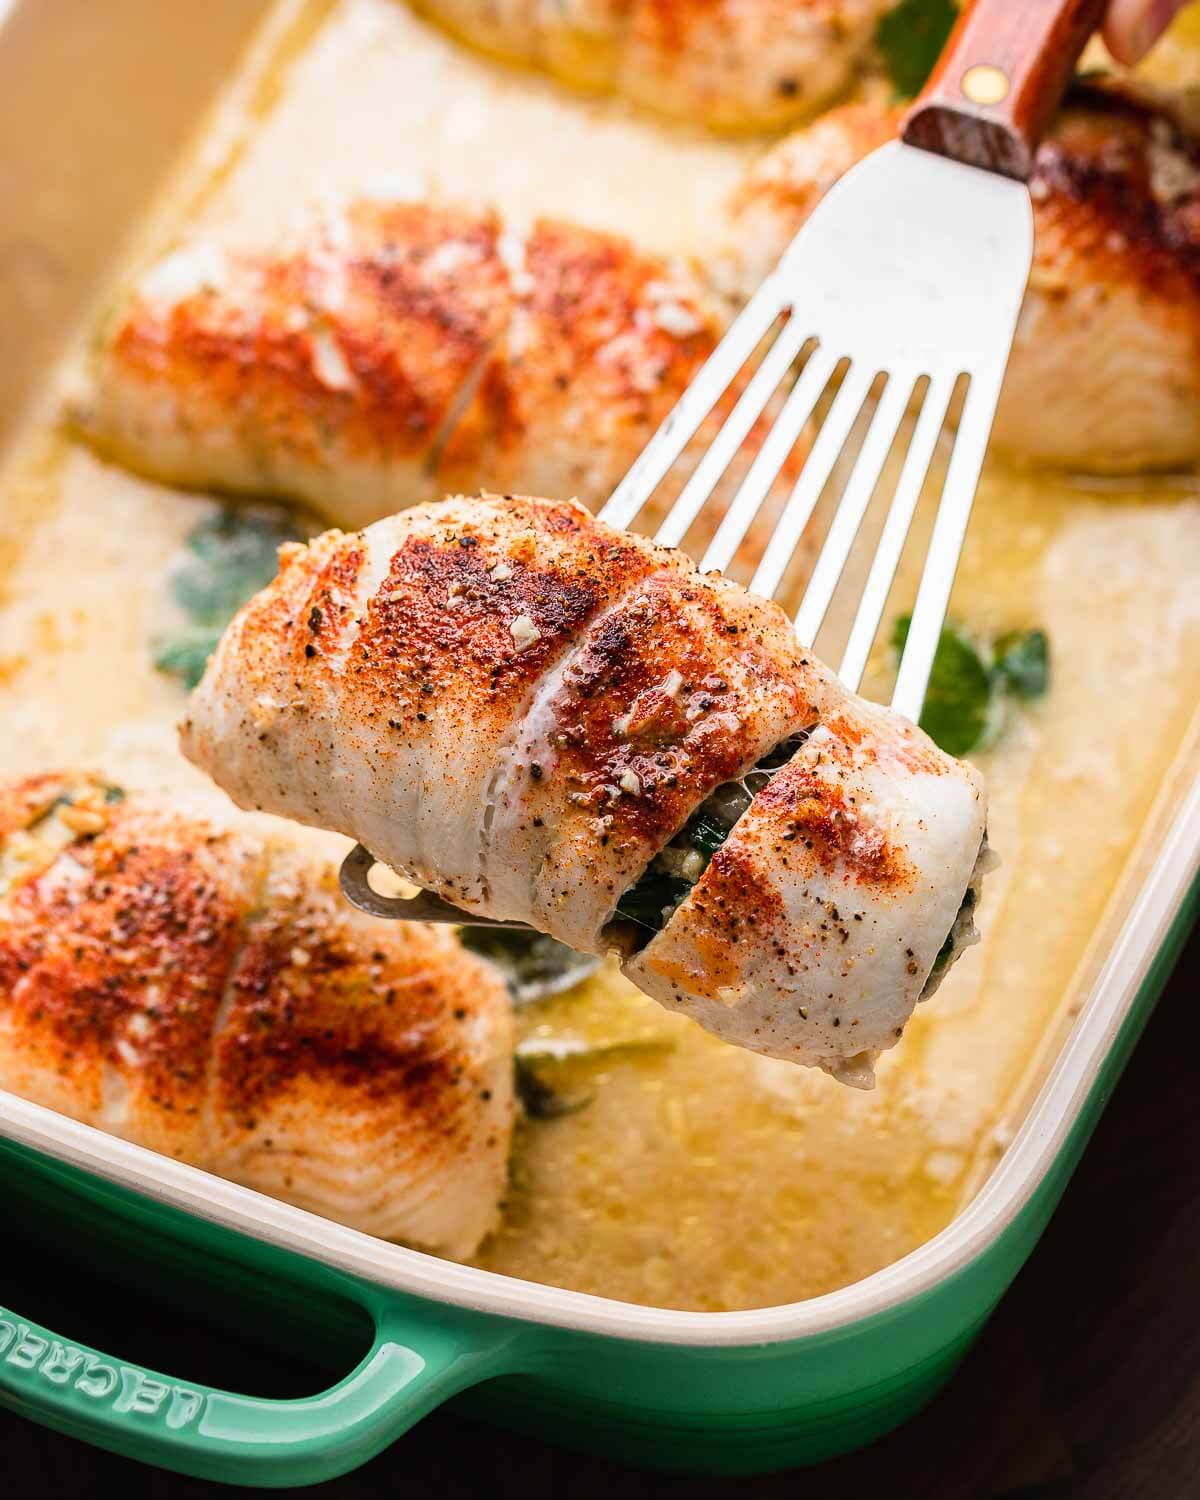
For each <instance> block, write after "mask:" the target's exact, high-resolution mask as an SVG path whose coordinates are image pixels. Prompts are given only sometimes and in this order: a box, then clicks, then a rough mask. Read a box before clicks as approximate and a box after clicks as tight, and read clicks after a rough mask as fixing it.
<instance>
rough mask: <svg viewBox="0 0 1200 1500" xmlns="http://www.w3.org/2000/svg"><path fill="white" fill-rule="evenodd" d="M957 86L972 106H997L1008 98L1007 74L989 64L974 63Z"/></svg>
mask: <svg viewBox="0 0 1200 1500" xmlns="http://www.w3.org/2000/svg"><path fill="white" fill-rule="evenodd" d="M959 86H960V88H961V89H962V91H963V93H964V95H965V96H966V97H967V98H968V99H969V100H970V101H971V103H972V104H999V103H1000V101H1001V100H1002V99H1004V98H1007V96H1008V74H1007V73H1005V71H1004V70H1003V68H997V67H993V65H992V64H991V63H976V64H975V66H974V67H973V68H968V69H967V71H966V72H965V73H964V74H963V76H962V83H961V84H960V85H959Z"/></svg>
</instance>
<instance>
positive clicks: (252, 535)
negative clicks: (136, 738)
mask: <svg viewBox="0 0 1200 1500" xmlns="http://www.w3.org/2000/svg"><path fill="white" fill-rule="evenodd" d="M304 536H305V531H304V530H303V528H302V527H301V526H300V525H299V523H298V522H297V520H296V518H295V516H293V514H292V513H291V512H290V511H287V510H284V509H283V508H282V507H278V508H276V507H270V508H265V507H258V508H255V509H253V510H249V509H245V508H241V507H237V506H232V505H227V506H222V507H221V509H220V510H218V511H216V512H215V513H214V514H213V515H211V516H208V517H206V518H205V520H203V521H201V522H200V524H199V525H198V526H196V527H194V528H193V529H192V531H191V532H189V534H188V536H187V539H186V541H185V542H184V546H183V552H182V554H181V556H180V557H179V559H178V560H177V561H176V563H175V565H174V566H173V567H172V569H171V571H170V574H169V576H168V581H167V586H168V590H169V592H170V596H171V600H172V602H173V603H174V605H175V607H176V609H177V611H178V613H179V615H180V616H181V623H180V625H179V626H178V627H177V628H176V629H174V630H172V631H170V632H169V633H168V634H167V635H165V636H164V637H162V638H160V639H159V640H158V641H157V642H156V644H155V654H154V665H155V666H156V667H157V668H158V670H159V671H160V672H165V673H167V674H168V675H169V676H172V677H178V678H179V680H180V681H181V682H182V683H183V685H184V687H186V688H188V689H189V691H190V690H191V689H192V688H194V687H195V686H196V684H197V683H198V682H199V681H200V678H201V677H202V676H203V675H204V668H205V665H206V663H207V661H208V658H209V657H210V656H211V655H212V653H213V651H214V650H215V648H216V644H217V642H218V641H219V640H220V638H221V632H222V631H223V630H224V629H225V626H226V625H228V623H229V621H230V620H231V619H232V618H233V616H234V615H235V614H236V613H237V612H238V610H239V609H240V608H241V607H242V605H243V604H245V602H246V600H247V599H249V598H251V596H252V595H254V594H256V593H257V592H258V590H259V589H261V588H263V587H265V586H266V585H267V584H268V583H270V581H271V579H272V578H274V576H275V572H276V569H277V567H278V557H277V553H278V550H279V546H280V543H281V542H287V541H300V540H302V539H303V537H304Z"/></svg>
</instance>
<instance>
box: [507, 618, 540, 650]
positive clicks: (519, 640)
mask: <svg viewBox="0 0 1200 1500" xmlns="http://www.w3.org/2000/svg"><path fill="white" fill-rule="evenodd" d="M508 628H509V631H510V632H511V634H512V638H513V640H514V641H515V642H516V645H517V650H518V651H528V650H529V648H530V646H532V645H535V644H536V643H537V642H538V641H540V640H541V638H542V632H541V631H540V630H539V629H538V628H537V626H536V625H535V624H534V623H533V621H532V620H531V619H530V618H529V616H528V615H518V616H517V618H516V619H515V620H514V621H513V622H512V624H511V625H510V626H509V627H508Z"/></svg>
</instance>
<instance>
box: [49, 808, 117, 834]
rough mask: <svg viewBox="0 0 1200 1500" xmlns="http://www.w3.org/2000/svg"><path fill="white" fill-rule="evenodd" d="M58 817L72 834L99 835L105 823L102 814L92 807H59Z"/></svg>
mask: <svg viewBox="0 0 1200 1500" xmlns="http://www.w3.org/2000/svg"><path fill="white" fill-rule="evenodd" d="M58 816H59V820H60V821H61V822H62V823H63V824H65V826H66V827H67V828H69V829H70V830H71V832H72V833H80V834H90V833H99V832H101V830H102V829H103V828H104V825H105V821H106V820H105V817H104V814H103V813H102V812H100V811H99V810H98V809H97V808H93V807H61V808H59V810H58Z"/></svg>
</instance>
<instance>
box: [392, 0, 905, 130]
mask: <svg viewBox="0 0 1200 1500" xmlns="http://www.w3.org/2000/svg"><path fill="white" fill-rule="evenodd" d="M413 3H414V8H415V9H416V10H418V11H420V12H421V13H422V14H424V15H427V16H429V17H431V18H432V19H433V20H434V21H436V22H438V23H439V24H440V25H442V26H444V27H446V29H447V30H448V31H451V32H453V33H454V35H456V36H458V37H460V38H462V40H464V41H466V42H468V43H470V44H471V45H472V46H476V47H480V48H482V49H483V50H484V51H487V52H492V53H495V54H497V55H499V56H501V57H504V58H508V59H510V60H512V61H516V62H523V63H527V64H530V65H532V66H534V67H538V68H542V69H544V70H545V71H547V72H549V73H551V74H553V75H554V76H555V77H557V78H559V79H561V80H562V81H563V82H564V83H567V84H570V85H573V86H574V87H576V88H581V89H584V90H587V91H589V92H599V93H618V94H621V95H624V96H625V97H626V98H628V99H630V100H632V101H633V102H634V103H635V104H638V105H640V106H641V107H643V108H645V109H649V110H653V111H654V112H655V113H656V114H661V115H668V116H671V117H674V118H676V119H682V120H686V121H688V123H689V124H703V125H707V126H709V127H710V128H712V129H715V130H725V131H766V130H780V129H783V128H784V127H785V126H787V125H792V124H795V123H796V122H797V121H799V120H802V119H807V118H810V117H811V116H812V115H814V114H816V113H817V112H818V111H819V110H821V109H822V108H824V107H825V106H826V105H827V104H828V103H829V102H830V101H831V100H832V99H834V98H836V97H837V95H838V94H840V93H842V92H843V91H844V90H845V89H847V88H848V87H849V86H850V84H851V83H852V82H853V81H854V79H855V77H856V75H857V74H858V73H859V71H860V70H861V69H862V68H863V66H864V65H865V64H866V62H867V61H868V59H869V57H870V55H871V51H872V47H871V42H872V37H873V35H874V29H875V23H876V22H877V20H878V19H879V17H880V16H881V15H882V14H884V12H885V11H887V10H890V9H891V7H892V5H894V4H895V3H896V0H748V3H747V0H573V3H571V4H565V5H547V4H537V3H534V0H413Z"/></svg>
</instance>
